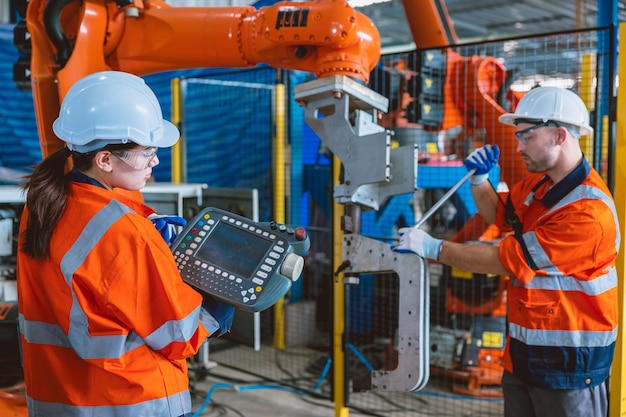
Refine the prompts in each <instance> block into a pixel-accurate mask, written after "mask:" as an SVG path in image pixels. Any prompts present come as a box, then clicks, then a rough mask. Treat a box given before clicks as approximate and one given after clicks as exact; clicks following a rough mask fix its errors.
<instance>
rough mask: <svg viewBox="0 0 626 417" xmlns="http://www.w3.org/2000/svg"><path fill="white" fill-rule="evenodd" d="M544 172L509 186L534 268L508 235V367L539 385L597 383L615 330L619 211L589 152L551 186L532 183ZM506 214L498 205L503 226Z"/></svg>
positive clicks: (605, 371)
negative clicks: (591, 163)
mask: <svg viewBox="0 0 626 417" xmlns="http://www.w3.org/2000/svg"><path fill="white" fill-rule="evenodd" d="M576 177H578V178H577V179H576ZM541 179H542V175H538V174H532V175H528V176H527V177H526V178H525V179H524V180H522V181H521V182H519V183H517V184H515V185H514V186H513V187H512V189H511V192H510V197H511V202H512V203H513V207H514V208H515V212H516V214H517V216H518V218H519V220H520V221H521V222H522V224H523V230H522V232H523V233H522V238H523V242H524V244H525V245H526V247H527V249H528V254H529V255H530V257H531V258H532V260H533V261H534V263H535V266H536V268H537V269H533V268H532V267H531V266H530V265H529V262H528V261H527V258H526V257H525V255H524V251H523V245H521V244H520V241H519V240H518V239H519V238H516V237H515V236H513V235H511V236H508V237H506V238H505V239H504V240H503V241H502V242H501V243H500V246H499V257H500V261H501V262H502V264H503V265H504V267H505V268H506V270H507V271H509V272H510V274H511V282H510V284H509V288H508V292H507V300H508V319H509V328H508V336H509V338H508V343H507V351H508V355H505V364H506V368H507V369H508V370H509V371H511V372H513V373H514V374H515V375H517V376H518V377H519V378H521V379H522V380H523V381H524V382H526V383H528V384H530V385H534V386H540V387H546V388H557V389H580V388H585V387H590V386H595V385H598V384H601V383H602V382H603V381H604V380H605V379H606V378H607V376H608V375H609V371H610V367H611V362H612V360H613V352H614V348H615V341H616V337H617V325H618V304H617V299H618V289H617V274H616V270H615V259H616V257H617V252H618V249H619V245H620V236H619V228H618V220H617V213H616V210H615V206H614V202H613V198H612V196H611V193H610V192H609V190H608V188H607V187H606V185H605V184H604V182H603V181H602V179H601V177H600V176H599V175H598V173H597V172H596V171H595V170H594V169H593V168H590V167H589V165H588V164H587V161H586V160H584V159H583V162H582V163H581V164H580V165H579V166H578V167H577V168H576V170H575V171H574V172H573V173H572V174H570V175H569V176H568V177H566V178H565V179H564V180H562V181H560V182H559V183H558V184H556V185H555V186H554V187H550V186H551V185H552V183H551V182H550V181H546V182H544V183H542V184H541V185H539V186H538V187H537V188H536V190H535V191H533V188H535V187H536V186H537V184H539V182H540V181H541ZM502 197H504V199H505V200H506V197H507V195H506V193H504V194H503V195H502ZM504 216H505V213H504V210H503V208H502V207H499V209H498V221H497V224H498V226H499V227H501V228H506V227H507V226H506V222H505V219H504Z"/></svg>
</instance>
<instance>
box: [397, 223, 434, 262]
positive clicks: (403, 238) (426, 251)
mask: <svg viewBox="0 0 626 417" xmlns="http://www.w3.org/2000/svg"><path fill="white" fill-rule="evenodd" d="M398 234H399V235H400V239H399V242H398V245H397V246H392V247H391V250H394V251H396V252H401V253H406V252H413V253H415V254H417V255H419V256H421V257H422V258H428V259H435V260H438V259H439V253H440V252H441V245H443V240H441V239H435V238H434V237H432V236H431V235H429V234H428V233H426V232H425V231H423V230H422V229H416V228H415V227H403V228H401V229H399V230H398Z"/></svg>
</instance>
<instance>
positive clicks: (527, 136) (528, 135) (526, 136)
mask: <svg viewBox="0 0 626 417" xmlns="http://www.w3.org/2000/svg"><path fill="white" fill-rule="evenodd" d="M544 126H554V127H559V124H558V123H557V122H555V121H553V120H548V121H545V122H541V123H537V124H536V125H534V126H531V127H529V128H527V129H524V130H520V131H519V132H515V138H516V139H517V140H518V142H520V143H527V142H528V141H529V140H531V139H532V138H533V137H534V136H533V135H532V132H533V131H534V130H535V129H539V128H540V127H544Z"/></svg>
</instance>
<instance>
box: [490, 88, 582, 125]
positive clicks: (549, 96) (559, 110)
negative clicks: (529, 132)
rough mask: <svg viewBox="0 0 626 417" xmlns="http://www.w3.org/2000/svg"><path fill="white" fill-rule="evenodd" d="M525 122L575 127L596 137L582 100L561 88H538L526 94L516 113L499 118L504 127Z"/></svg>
mask: <svg viewBox="0 0 626 417" xmlns="http://www.w3.org/2000/svg"><path fill="white" fill-rule="evenodd" d="M523 120H536V121H538V123H540V122H544V123H545V122H547V121H548V120H552V121H555V122H557V123H563V124H566V125H569V126H575V127H578V128H579V129H580V134H581V135H586V134H590V133H593V128H592V127H591V126H590V125H589V112H588V111H587V107H585V103H584V102H583V101H582V99H581V98H580V97H579V96H578V95H577V94H576V93H574V92H573V91H570V90H567V89H564V88H558V87H537V88H534V89H532V90H530V91H529V92H528V93H526V94H524V96H523V97H522V99H521V100H520V102H519V103H518V105H517V108H516V109H515V113H507V114H503V115H502V116H500V117H498V121H499V122H500V123H503V124H505V125H511V126H515V125H517V123H519V122H521V121H523Z"/></svg>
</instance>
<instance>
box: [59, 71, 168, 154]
mask: <svg viewBox="0 0 626 417" xmlns="http://www.w3.org/2000/svg"><path fill="white" fill-rule="evenodd" d="M52 129H53V130H54V133H55V134H56V135H57V136H58V137H59V139H61V140H63V141H65V142H66V143H67V147H68V148H69V149H70V150H72V151H77V152H81V153H86V152H91V151H95V150H97V149H101V148H103V147H105V146H107V145H110V144H124V143H129V142H132V143H136V144H137V145H141V146H155V147H158V148H168V147H170V146H172V145H174V144H175V143H176V141H178V138H179V137H180V132H179V131H178V129H177V128H176V126H174V125H173V124H172V123H170V122H168V121H167V120H164V119H163V114H162V112H161V106H160V105H159V101H158V100H157V97H156V95H155V94H154V92H153V91H152V90H151V89H150V87H148V86H147V85H146V83H145V82H144V80H143V79H142V78H141V77H137V76H136V75H132V74H129V73H126V72H121V71H102V72H96V73H93V74H90V75H88V76H86V77H84V78H82V79H80V80H79V81H77V82H76V83H75V84H74V85H73V86H72V87H71V88H70V89H69V91H68V92H67V95H66V96H65V99H64V100H63V103H62V104H61V111H60V112H59V118H58V119H56V120H55V121H54V124H53V125H52Z"/></svg>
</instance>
